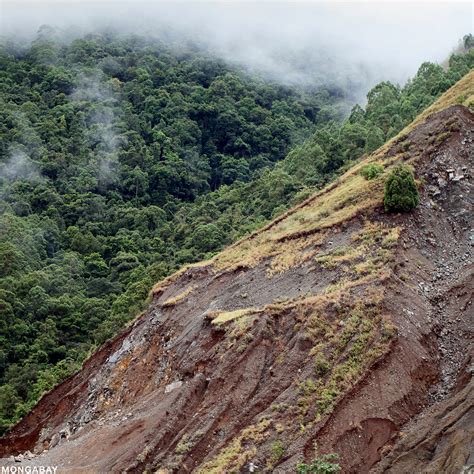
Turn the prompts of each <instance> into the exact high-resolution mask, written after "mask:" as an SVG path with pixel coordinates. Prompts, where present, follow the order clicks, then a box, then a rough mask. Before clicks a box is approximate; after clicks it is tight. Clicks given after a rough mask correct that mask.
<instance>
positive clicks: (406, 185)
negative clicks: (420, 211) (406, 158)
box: [383, 165, 420, 212]
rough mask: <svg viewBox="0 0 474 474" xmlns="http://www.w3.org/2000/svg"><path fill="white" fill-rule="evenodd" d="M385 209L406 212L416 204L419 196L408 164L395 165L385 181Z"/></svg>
mask: <svg viewBox="0 0 474 474" xmlns="http://www.w3.org/2000/svg"><path fill="white" fill-rule="evenodd" d="M383 202H384V205H385V210H386V211H395V212H397V211H402V212H407V211H410V210H411V209H414V208H415V207H416V206H418V203H419V202H420V196H419V194H418V188H417V186H416V183H415V178H414V177H413V171H412V170H411V168H410V167H409V166H406V165H399V166H396V167H395V168H394V169H393V170H392V171H391V172H390V174H389V175H388V177H387V181H386V182H385V194H384V199H383Z"/></svg>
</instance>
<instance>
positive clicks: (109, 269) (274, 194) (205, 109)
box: [0, 28, 474, 430]
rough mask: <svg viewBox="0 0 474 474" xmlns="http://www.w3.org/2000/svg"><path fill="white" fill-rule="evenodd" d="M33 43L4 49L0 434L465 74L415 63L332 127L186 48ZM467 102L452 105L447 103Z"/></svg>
mask: <svg viewBox="0 0 474 474" xmlns="http://www.w3.org/2000/svg"><path fill="white" fill-rule="evenodd" d="M50 36H51V31H50V30H49V29H48V28H43V29H42V30H41V31H40V33H39V35H38V38H37V40H36V41H34V42H33V43H32V44H31V45H29V46H28V47H26V48H25V47H23V46H21V45H18V44H12V43H8V42H7V43H4V44H3V46H2V48H1V50H0V193H1V202H0V208H1V216H0V311H1V319H0V341H1V343H0V384H1V387H0V426H1V427H2V429H3V430H4V429H5V428H7V427H8V426H9V425H10V424H11V423H12V422H14V421H16V420H17V419H18V418H20V417H21V416H23V415H24V414H25V413H26V412H27V411H28V410H29V409H30V408H31V406H32V405H33V404H34V403H35V402H36V400H37V399H38V397H39V396H41V394H42V393H43V392H44V390H46V389H49V388H50V387H51V386H53V385H54V384H55V383H57V382H58V381H60V380H62V379H63V378H64V377H65V376H67V375H68V374H70V373H71V372H72V371H74V370H75V369H76V368H77V367H79V365H80V363H81V361H82V360H83V358H84V357H85V356H86V355H87V354H88V353H89V352H90V350H91V348H93V347H94V346H95V345H97V344H100V343H102V342H103V341H104V340H105V339H106V338H108V337H110V336H111V335H112V334H114V333H116V332H117V331H118V330H119V329H120V328H121V327H123V325H124V324H125V323H126V322H127V321H128V320H130V319H131V318H132V317H133V316H134V315H136V314H137V313H138V312H139V311H140V310H141V308H142V307H143V303H144V301H145V299H146V297H147V294H148V292H149V289H150V288H151V286H152V284H153V283H155V282H156V281H157V280H159V279H161V278H163V277H164V276H166V275H167V274H169V273H170V272H172V271H174V270H176V269H177V268H178V267H179V266H181V265H183V264H185V263H188V262H193V261H196V260H200V259H204V258H207V257H209V256H210V255H212V254H213V253H214V252H216V251H217V250H219V249H221V248H222V247H223V246H225V245H227V244H229V243H231V242H233V241H235V240H236V239H237V238H239V237H240V236H242V235H244V234H246V233H248V232H250V231H251V230H253V229H255V228H257V227H259V226H261V225H262V224H264V223H265V222H266V221H268V220H269V219H270V218H272V217H274V216H275V215H277V214H278V213H280V212H282V211H284V210H285V209H286V208H288V206H290V205H291V204H293V203H295V202H297V201H298V200H301V199H303V198H304V197H306V196H308V194H309V193H311V192H313V191H314V190H315V189H317V188H318V187H321V186H322V185H323V184H325V183H326V182H328V181H329V180H331V179H332V178H334V177H335V176H336V175H337V174H338V173H339V172H340V171H341V170H342V169H344V167H346V166H348V165H349V164H350V163H352V162H354V161H355V160H358V159H359V158H361V156H362V155H363V154H364V153H367V152H371V151H373V150H375V149H376V148H378V147H379V146H380V145H382V144H383V143H384V142H385V141H386V139H388V138H390V137H392V136H394V135H395V134H396V133H397V132H398V131H400V130H401V129H402V128H403V126H404V125H405V124H407V123H408V122H410V121H411V120H412V119H413V118H414V117H415V116H416V115H417V114H418V113H419V112H420V111H421V110H423V109H424V108H425V107H426V106H427V105H429V104H430V103H431V102H433V101H434V100H435V98H436V97H438V96H439V95H440V94H441V93H442V92H443V91H445V90H446V89H447V88H448V87H450V86H451V85H452V84H454V83H455V82H456V81H457V80H459V79H460V78H461V77H462V76H463V75H464V74H466V73H467V72H468V71H469V70H470V69H471V68H472V67H473V65H474V54H473V50H472V49H471V50H469V51H467V47H468V46H469V45H470V44H471V43H472V41H471V37H469V38H466V41H465V45H466V51H462V52H460V53H459V54H456V55H453V56H452V57H451V58H450V60H449V68H448V69H447V70H444V69H443V68H442V67H441V66H438V65H435V64H430V63H425V64H423V65H422V66H421V67H420V69H419V71H418V73H417V75H416V76H415V77H414V78H413V80H411V81H409V82H408V83H407V84H406V85H405V86H404V87H402V88H400V87H399V86H396V85H393V84H391V83H389V82H383V83H381V84H379V85H377V86H376V87H375V88H373V89H372V90H371V91H370V92H369V94H368V96H367V104H366V106H365V108H364V109H363V108H361V107H360V106H355V107H354V108H353V109H352V112H351V113H350V115H349V116H348V117H347V118H345V119H344V117H343V111H344V110H345V109H346V107H347V103H346V99H345V97H346V91H343V90H336V89H331V88H329V87H328V88H319V89H314V90H311V89H308V88H304V89H303V88H299V87H296V86H295V87H283V86H281V85H279V84H277V83H268V82H265V81H264V80H263V79H259V78H254V77H250V76H249V75H247V74H246V73H245V71H240V70H235V69H234V68H232V67H230V66H228V65H226V64H225V63H223V62H221V61H219V60H216V59H214V58H212V57H210V56H208V55H206V54H205V53H203V52H200V51H197V50H194V49H193V48H190V47H187V48H183V47H182V46H181V47H179V48H170V47H167V46H164V45H163V44H161V43H159V42H157V41H151V40H146V41H145V40H143V39H141V38H137V37H134V38H127V39H123V38H117V37H113V36H103V35H94V36H89V37H86V38H83V39H80V40H75V41H73V42H71V43H69V44H64V43H60V42H56V41H52V40H50V39H48V38H50ZM460 100H462V98H460Z"/></svg>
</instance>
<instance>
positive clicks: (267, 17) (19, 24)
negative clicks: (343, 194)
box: [0, 0, 473, 88]
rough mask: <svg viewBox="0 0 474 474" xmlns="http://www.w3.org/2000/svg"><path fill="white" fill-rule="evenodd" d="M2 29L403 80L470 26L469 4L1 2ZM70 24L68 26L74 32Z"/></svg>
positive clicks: (279, 68) (299, 72)
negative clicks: (131, 38) (190, 44)
mask: <svg viewBox="0 0 474 474" xmlns="http://www.w3.org/2000/svg"><path fill="white" fill-rule="evenodd" d="M0 5H1V7H0V8H1V10H0V14H1V23H0V28H1V30H2V35H5V34H7V35H9V34H17V35H20V34H21V35H23V36H24V35H31V34H34V33H35V32H36V31H37V30H38V27H39V26H40V25H42V24H49V25H52V26H56V27H60V28H63V29H66V30H67V31H68V32H71V31H76V34H79V32H85V31H91V30H94V29H97V28H102V27H114V28H117V29H120V30H121V31H124V32H135V33H138V34H153V35H157V36H160V35H162V34H163V32H164V31H165V30H166V31H168V33H169V31H170V30H171V31H173V32H174V33H176V34H177V35H178V36H185V37H187V38H189V39H192V40H196V41H198V42H200V43H202V44H205V45H206V46H208V47H210V48H211V49H212V50H213V51H214V52H215V53H216V54H218V55H219V56H221V57H223V58H225V59H226V60H229V61H232V62H235V63H238V64H241V65H244V66H247V67H249V68H252V69H258V70H260V71H264V72H266V73H268V74H269V75H270V76H271V77H272V78H273V79H280V80H282V81H283V82H294V81H307V82H309V83H311V82H318V81H321V80H323V79H322V78H326V80H327V81H329V82H330V81H333V80H336V79H337V80H339V81H347V80H349V81H355V82H357V81H359V82H364V83H365V87H364V88H367V87H368V86H370V85H373V84H374V83H375V82H376V81H379V80H381V79H389V80H392V81H396V82H403V81H405V80H406V78H407V77H408V76H411V75H413V74H414V73H415V72H416V69H417V68H418V66H419V65H420V64H421V63H422V62H423V61H425V60H430V61H439V62H440V61H443V60H444V59H446V57H447V56H448V55H449V53H450V52H451V51H452V49H453V47H454V46H455V45H456V42H457V40H458V39H460V38H461V37H462V36H463V35H464V34H466V33H469V32H472V30H473V2H427V1H424V2H411V1H406V2H396V3H395V2H373V1H372V2H334V1H325V2H324V1H323V2H296V1H278V2H275V1H273V2H272V1H259V2H255V1H253V2H252V1H239V2H237V1H234V2H230V1H214V2H201V1H197V0H194V1H179V2H176V1H175V2H159V1H151V0H149V1H143V0H138V1H132V0H130V1H126V2H124V1H121V2H120V1H118V2H117V1H114V0H105V1H104V0H102V1H94V2H87V1H80V0H69V1H67V0H49V1H42V0H0ZM72 26H74V27H75V28H76V29H75V30H74V29H73V28H72Z"/></svg>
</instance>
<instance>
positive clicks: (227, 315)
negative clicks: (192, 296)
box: [210, 308, 264, 325]
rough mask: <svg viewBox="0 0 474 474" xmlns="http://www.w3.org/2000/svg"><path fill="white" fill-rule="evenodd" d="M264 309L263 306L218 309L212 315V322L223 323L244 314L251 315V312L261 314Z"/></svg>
mask: <svg viewBox="0 0 474 474" xmlns="http://www.w3.org/2000/svg"><path fill="white" fill-rule="evenodd" d="M263 311H264V309H263V308H243V309H236V310H234V311H218V312H216V313H213V314H211V315H210V317H211V318H212V324H214V325H221V324H225V323H228V322H229V321H233V320H235V319H238V318H241V317H242V316H249V315H251V314H259V313H262V312H263Z"/></svg>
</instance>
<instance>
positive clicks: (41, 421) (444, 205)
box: [0, 106, 474, 474]
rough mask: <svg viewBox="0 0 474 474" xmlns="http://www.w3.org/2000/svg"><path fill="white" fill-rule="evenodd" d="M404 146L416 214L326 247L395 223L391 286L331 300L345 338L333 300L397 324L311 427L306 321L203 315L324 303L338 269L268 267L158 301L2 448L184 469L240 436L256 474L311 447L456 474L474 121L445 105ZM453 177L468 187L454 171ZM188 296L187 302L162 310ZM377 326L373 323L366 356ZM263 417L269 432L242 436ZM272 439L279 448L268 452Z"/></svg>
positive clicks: (337, 238) (288, 465)
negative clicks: (220, 321)
mask: <svg viewBox="0 0 474 474" xmlns="http://www.w3.org/2000/svg"><path fill="white" fill-rule="evenodd" d="M447 131H449V134H448V136H445V139H444V141H442V142H441V141H439V142H436V141H434V144H433V143H431V144H430V139H431V137H435V138H436V137H439V136H441V135H442V134H443V133H445V132H447ZM404 140H405V141H409V143H410V148H409V151H408V152H407V153H406V158H407V159H411V158H413V157H414V156H417V157H418V158H417V161H416V164H415V166H416V176H417V178H419V179H421V178H423V180H424V184H423V186H422V196H421V204H420V206H419V207H418V208H417V209H416V210H415V211H414V212H413V213H411V214H408V215H387V214H385V213H384V212H383V211H382V209H375V210H371V211H369V212H366V213H365V214H363V215H360V216H357V217H355V218H353V219H351V220H349V221H347V222H345V223H344V225H340V226H338V227H337V228H334V229H333V230H332V233H331V234H330V236H329V237H326V240H325V241H324V242H323V243H322V244H321V245H320V246H319V247H318V251H319V250H320V249H327V248H328V247H330V246H331V245H332V246H334V245H335V244H334V243H335V242H336V243H337V244H343V243H345V242H350V241H351V239H353V237H354V235H356V233H357V232H359V231H360V229H362V228H363V226H364V225H365V223H366V222H367V221H373V222H379V221H380V222H385V223H386V224H388V225H390V226H394V225H397V226H400V227H401V228H402V234H401V238H400V240H399V241H398V244H397V247H396V249H395V254H394V261H393V263H392V264H391V270H392V271H391V273H390V274H389V275H387V277H386V278H385V279H383V280H379V281H376V282H368V283H366V284H361V285H358V286H355V287H354V288H348V290H347V294H346V295H343V297H342V299H341V302H339V303H337V304H336V303H334V302H328V303H325V304H324V306H323V308H324V311H323V316H324V318H325V320H326V321H327V324H328V325H332V326H331V327H334V328H336V329H335V330H340V329H337V328H339V327H343V326H344V324H347V321H342V320H341V322H339V323H338V321H339V319H341V318H343V316H341V307H340V305H342V306H343V309H344V305H346V306H350V304H351V301H353V300H354V299H356V298H361V297H362V298H363V297H364V295H365V294H366V293H364V292H365V291H367V290H368V289H376V290H378V291H379V290H380V291H383V301H382V303H381V305H382V312H383V314H384V315H387V317H390V318H391V320H392V321H393V323H394V325H395V326H396V327H397V328H398V329H397V335H396V337H393V338H392V339H391V340H390V342H389V343H388V344H387V346H386V347H385V346H384V347H385V349H384V351H383V353H381V354H380V356H379V357H378V358H377V359H376V360H375V361H374V362H373V363H371V365H370V366H369V367H367V368H366V370H365V372H364V373H363V374H362V375H361V376H360V377H359V378H358V379H357V380H355V381H354V382H353V383H352V385H351V387H350V388H349V389H347V390H345V391H344V393H342V394H341V395H340V396H339V397H338V398H337V400H336V401H337V403H335V406H334V407H333V409H332V410H331V411H330V412H327V413H323V415H322V416H320V417H319V418H317V417H316V415H317V413H316V408H315V407H310V408H309V410H308V411H305V412H303V411H299V412H298V411H297V410H296V408H297V407H298V404H300V403H301V391H302V389H301V384H302V382H304V381H306V380H308V379H311V377H314V375H313V374H314V362H313V359H314V358H313V355H311V354H310V352H311V350H312V349H313V347H314V345H315V342H318V341H317V340H316V341H315V340H314V338H311V337H310V336H309V335H308V331H307V330H306V329H305V327H304V320H303V319H304V316H302V314H301V312H298V311H296V310H295V309H294V308H292V307H290V306H288V307H285V304H280V305H279V306H278V310H277V309H271V308H270V309H266V310H265V311H263V312H262V313H261V314H258V315H257V316H256V317H253V318H251V319H250V323H249V325H248V327H245V328H244V329H243V330H242V333H240V334H238V335H232V334H230V330H228V329H226V327H225V326H224V327H216V326H214V325H213V324H212V323H211V322H210V320H209V314H211V313H212V312H215V311H231V310H235V309H239V308H251V307H255V308H263V307H265V306H266V305H270V304H275V303H278V302H279V301H280V303H281V300H282V299H298V298H301V297H302V296H304V295H322V294H323V293H324V291H325V290H327V289H328V287H329V286H330V285H332V284H334V283H335V282H338V281H340V280H341V278H342V276H343V271H342V270H341V269H340V268H333V269H331V268H324V267H323V266H320V265H315V264H314V261H310V260H308V261H306V262H305V263H303V264H301V265H298V266H296V267H293V268H290V269H289V270H287V271H285V272H283V273H281V274H279V275H275V276H273V277H272V278H270V277H269V276H268V274H267V269H268V265H269V263H270V262H269V259H264V260H263V261H262V262H260V263H259V264H258V265H256V266H255V267H253V268H239V269H234V270H231V271H221V272H215V271H214V270H213V268H212V266H210V265H209V266H205V267H196V268H191V269H189V270H187V271H186V272H184V273H183V274H182V275H180V276H179V278H177V279H176V280H175V281H174V282H172V283H171V284H170V285H169V286H168V287H165V288H164V289H163V291H161V292H159V293H157V295H156V296H155V298H154V300H153V301H152V303H151V305H150V308H149V309H148V311H147V312H146V313H145V314H144V315H143V316H141V317H140V318H139V319H138V320H137V321H135V322H134V324H133V325H131V326H130V327H129V328H128V329H127V330H126V331H124V332H123V333H122V334H121V335H119V336H117V337H116V338H115V339H113V340H112V341H109V342H108V343H107V344H105V345H104V346H103V347H102V348H101V349H100V350H99V351H97V352H96V353H95V354H94V355H93V356H92V357H91V358H90V359H89V360H88V361H87V362H86V363H85V365H84V368H83V369H82V370H81V371H80V372H78V373H77V374H75V375H74V376H73V377H71V378H70V379H68V380H67V381H65V382H64V383H62V384H61V385H59V386H58V387H56V388H55V389H54V390H53V391H52V392H50V393H48V394H47V395H45V396H44V397H43V398H42V400H41V401H40V402H39V404H38V405H37V406H36V407H35V408H34V409H33V410H32V412H31V413H30V414H29V415H27V416H26V417H25V418H24V419H23V420H22V421H21V422H20V423H19V424H18V425H17V426H15V427H14V428H13V429H12V431H11V432H10V433H9V434H8V435H7V436H5V437H4V438H2V439H0V455H1V456H3V457H5V458H7V457H9V456H10V455H16V454H18V453H21V452H25V451H27V450H30V451H31V452H33V453H34V457H32V459H29V460H28V459H25V458H24V459H21V462H20V463H18V462H17V463H16V464H17V465H28V464H30V465H58V466H60V469H59V472H61V469H62V470H63V471H68V470H71V471H72V472H143V471H144V470H149V471H151V470H157V469H158V468H162V469H167V470H168V472H177V473H185V472H197V471H198V470H199V468H200V467H202V466H203V465H204V464H205V463H206V462H208V461H210V460H211V459H213V458H215V457H216V456H217V455H218V454H219V453H220V452H221V450H222V448H224V447H228V446H229V445H230V444H231V443H232V441H233V440H235V439H236V437H238V436H241V437H242V436H243V438H242V442H241V445H242V447H241V451H242V452H241V453H240V454H241V456H244V454H245V459H244V462H243V463H242V465H241V466H240V467H239V468H238V470H236V471H232V472H248V462H250V461H251V462H253V463H255V465H257V466H259V469H260V472H275V473H290V472H295V466H296V464H297V463H298V462H301V461H306V462H309V461H310V460H311V459H312V458H313V457H314V455H315V453H314V444H315V443H317V446H318V451H319V452H322V453H324V452H337V453H338V454H339V455H340V464H341V466H342V468H343V472H347V473H365V472H369V471H370V470H373V471H374V472H393V473H397V474H398V473H413V472H446V473H451V472H452V473H454V472H460V471H461V470H462V469H463V468H465V466H469V465H470V464H474V459H473V458H472V454H471V453H472V452H474V450H473V449H472V448H473V440H474V429H473V427H474V413H473V399H474V398H473V397H474V396H473V385H472V380H471V377H472V360H474V354H473V352H472V351H473V345H472V338H473V328H474V321H473V317H474V311H473V306H472V292H473V279H472V270H473V264H472V262H473V259H472V255H473V253H474V252H473V251H474V230H473V229H472V228H471V226H472V215H473V212H472V211H473V196H472V189H473V182H472V176H470V174H469V173H471V172H472V170H473V168H474V145H473V143H474V117H473V115H472V114H471V113H470V112H469V111H468V109H466V108H465V107H462V106H452V107H450V108H448V109H446V110H444V111H442V112H439V113H437V114H436V115H434V116H433V117H431V118H430V119H429V120H428V121H427V122H426V123H425V124H423V125H420V126H418V127H417V128H415V129H414V130H413V131H412V132H411V133H410V134H409V135H408V136H407V137H406V138H405V139H404ZM400 147H401V144H400V143H396V144H394V145H393V147H392V148H391V149H390V150H389V152H388V156H391V155H393V154H395V153H398V152H399V151H400ZM450 169H454V170H455V174H454V178H456V176H457V177H459V176H461V175H462V178H460V179H452V177H451V178H450V171H449V170H450ZM330 242H331V243H330ZM308 250H311V249H308ZM190 287H194V289H193V291H192V292H190V293H189V295H188V296H187V297H186V298H184V299H182V300H181V301H179V302H178V303H176V304H170V305H166V306H163V303H164V302H165V301H168V300H169V299H170V298H173V297H176V296H178V295H180V294H182V292H183V291H184V290H186V289H187V288H190ZM372 287H374V288H372ZM338 304H339V306H338ZM341 324H342V326H341ZM381 332H382V329H380V328H379V327H378V326H377V331H376V332H375V336H374V339H373V340H371V342H370V345H369V346H368V348H371V347H375V345H376V343H377V342H379V341H380V338H381V337H382V336H381ZM344 350H346V349H344ZM173 383H174V385H170V384H173ZM295 407H296V408H295ZM262 420H263V421H265V420H266V422H267V424H268V428H265V430H266V431H265V434H264V435H262V436H261V438H259V437H258V436H257V435H255V434H252V435H248V434H245V433H244V434H242V430H243V429H245V428H247V427H252V426H253V427H255V426H258V425H259V423H261V422H262ZM303 425H304V426H303ZM265 426H267V425H265ZM302 426H303V427H302ZM277 441H279V442H281V443H282V445H283V446H284V452H283V453H282V454H281V455H280V456H278V457H277V458H275V456H274V451H275V449H274V446H275V443H276V442H277ZM254 446H257V449H255V450H254V451H252V447H254ZM5 462H6V463H7V464H8V463H13V462H14V461H12V460H11V459H10V460H6V461H5ZM153 472H154V471H153ZM222 472H226V470H225V469H224V470H223V471H222ZM227 472H231V471H227Z"/></svg>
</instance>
